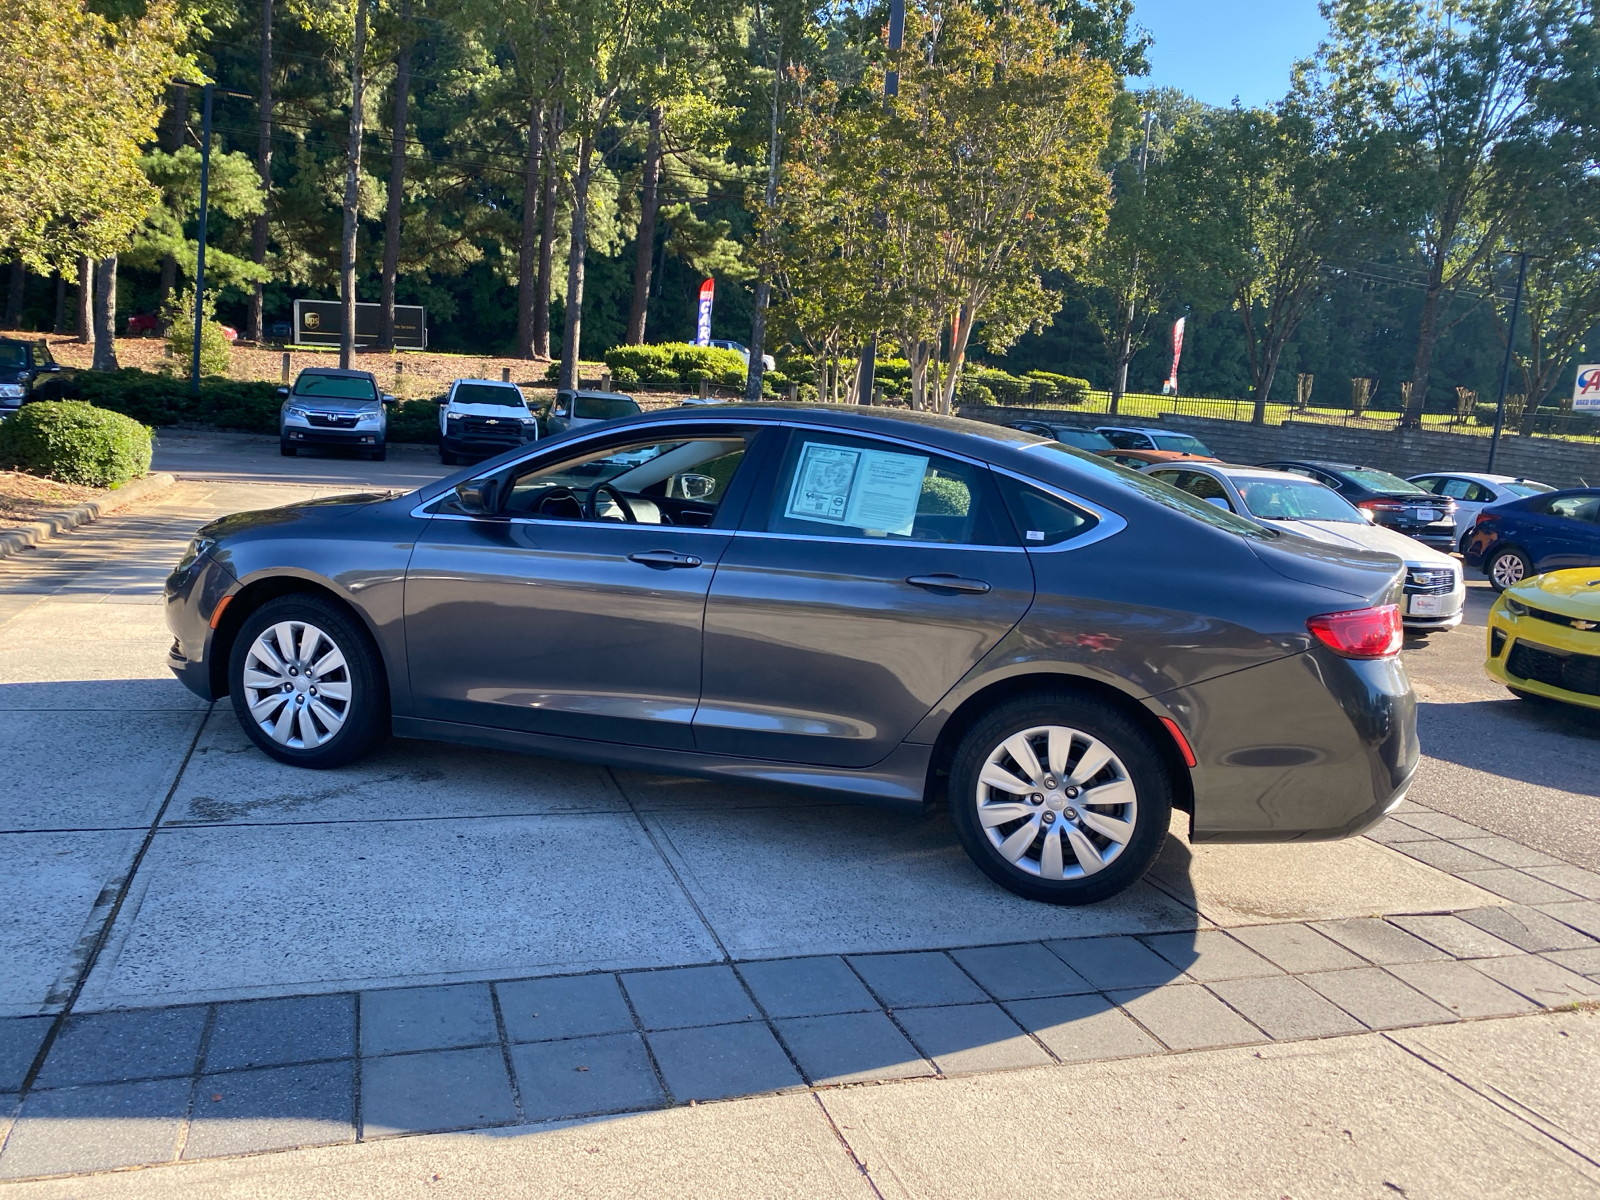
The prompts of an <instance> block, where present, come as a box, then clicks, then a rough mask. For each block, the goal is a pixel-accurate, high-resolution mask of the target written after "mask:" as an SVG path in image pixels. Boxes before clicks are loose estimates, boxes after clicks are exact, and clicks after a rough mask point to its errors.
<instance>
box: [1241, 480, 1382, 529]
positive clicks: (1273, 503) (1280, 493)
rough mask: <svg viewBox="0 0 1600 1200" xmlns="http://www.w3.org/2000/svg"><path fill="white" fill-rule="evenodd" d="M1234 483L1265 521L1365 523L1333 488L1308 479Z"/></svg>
mask: <svg viewBox="0 0 1600 1200" xmlns="http://www.w3.org/2000/svg"><path fill="white" fill-rule="evenodd" d="M1233 486H1234V487H1236V488H1238V489H1239V495H1241V496H1243V497H1244V506H1245V508H1246V509H1248V510H1249V512H1250V515H1251V516H1252V517H1260V518H1261V519H1262V520H1264V521H1343V522H1345V523H1346V524H1351V525H1365V524H1366V523H1367V522H1366V518H1365V517H1363V516H1362V515H1361V514H1360V512H1358V511H1357V510H1356V507H1355V505H1353V504H1351V503H1350V502H1349V501H1348V500H1346V499H1345V498H1344V497H1343V496H1341V495H1339V493H1338V492H1336V491H1334V490H1333V489H1332V488H1325V487H1323V486H1322V485H1321V484H1320V483H1312V482H1311V481H1310V480H1309V479H1306V480H1299V479H1297V480H1293V481H1291V480H1288V479H1240V478H1238V477H1237V476H1234V477H1233Z"/></svg>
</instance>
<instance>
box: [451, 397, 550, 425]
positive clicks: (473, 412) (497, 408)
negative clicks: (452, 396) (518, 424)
mask: <svg viewBox="0 0 1600 1200" xmlns="http://www.w3.org/2000/svg"><path fill="white" fill-rule="evenodd" d="M449 408H450V411H451V412H455V413H465V414H466V415H468V416H472V417H501V418H503V419H504V420H507V421H518V420H527V419H528V418H529V417H531V416H533V413H532V412H531V411H529V410H528V408H527V407H526V406H524V407H523V408H522V409H521V410H520V411H518V410H517V409H515V408H511V407H510V406H509V405H505V404H463V403H461V401H459V400H452V401H451V402H450V405H449Z"/></svg>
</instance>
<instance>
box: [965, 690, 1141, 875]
mask: <svg viewBox="0 0 1600 1200" xmlns="http://www.w3.org/2000/svg"><path fill="white" fill-rule="evenodd" d="M950 811H951V816H952V818H953V819H954V822H955V827H956V833H957V835H958V836H959V837H960V839H961V843H962V845H963V846H964V847H965V849H966V851H967V853H968V854H969V855H971V856H972V859H973V861H974V862H975V863H976V864H977V865H978V867H979V868H980V869H981V870H982V871H983V872H984V874H986V875H988V876H989V878H990V879H993V880H994V881H995V882H996V883H998V884H1000V885H1001V886H1002V887H1004V888H1008V889H1010V890H1011V891H1013V892H1015V893H1017V894H1018V895H1019V896H1025V897H1027V898H1028V899H1030V900H1043V901H1045V902H1047V903H1050V904H1093V903H1095V902H1096V901H1099V900H1104V899H1107V898H1108V897H1111V896H1114V895H1116V894H1117V893H1118V892H1120V891H1122V890H1123V889H1125V888H1127V887H1129V886H1131V885H1132V884H1133V883H1135V882H1137V881H1138V879H1139V878H1140V877H1141V876H1142V875H1143V874H1144V873H1145V871H1146V870H1148V869H1149V867H1150V864H1151V862H1153V861H1154V859H1155V856H1156V853H1157V851H1159V850H1160V848H1161V844H1162V842H1163V840H1164V839H1165V837H1166V833H1167V825H1168V823H1169V821H1170V820H1171V815H1172V780H1171V778H1170V776H1169V775H1168V769H1167V767H1166V765H1165V763H1164V762H1163V761H1162V757H1161V754H1160V752H1159V750H1158V749H1157V748H1156V746H1155V744H1154V742H1152V740H1151V738H1150V736H1149V735H1148V734H1147V733H1145V731H1144V730H1142V729H1141V728H1140V727H1139V726H1138V725H1136V724H1135V723H1134V722H1133V721H1131V720H1130V719H1129V718H1128V717H1127V716H1125V715H1124V714H1123V713H1121V712H1120V711H1118V710H1117V709H1115V708H1112V707H1111V706H1109V705H1105V704H1102V703H1099V702H1097V701H1095V700H1092V699H1089V698H1086V697H1081V696H1073V695H1060V696H1042V697H1028V698H1024V699H1019V700H1014V701H1011V702H1009V703H1006V704H1002V705H1001V706H1000V707H998V708H996V709H995V710H994V711H993V712H991V713H989V714H988V715H987V716H986V717H984V718H983V719H982V720H980V721H979V722H978V723H977V724H976V725H975V726H974V727H973V728H972V729H971V730H970V731H969V732H968V733H967V735H966V736H965V737H964V738H963V739H962V741H961V744H960V746H959V747H958V748H957V750H956V754H955V759H954V761H953V762H952V764H951V771H950Z"/></svg>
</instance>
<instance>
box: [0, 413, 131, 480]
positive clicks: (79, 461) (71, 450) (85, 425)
mask: <svg viewBox="0 0 1600 1200" xmlns="http://www.w3.org/2000/svg"><path fill="white" fill-rule="evenodd" d="M0 463H4V464H5V465H6V466H8V467H17V468H20V469H21V470H24V471H28V472H31V473H32V474H35V475H44V476H47V477H48V478H50V479H59V480H60V481H61V482H62V483H77V484H82V485H83V486H85V487H110V488H115V487H121V486H122V485H123V484H125V483H127V482H128V480H130V479H132V478H133V477H134V476H136V475H143V474H145V473H147V472H148V471H149V470H150V430H149V429H147V428H145V426H143V425H141V424H140V423H139V422H138V421H134V420H131V419H129V418H128V417H125V416H123V415H122V414H121V413H115V412H108V411H107V410H106V409H103V408H96V407H95V406H94V405H92V404H85V403H83V402H82V401H81V400H56V401H42V402H39V403H35V404H28V405H24V406H23V407H22V408H21V409H20V410H18V412H17V414H16V415H15V416H14V417H12V418H11V419H10V420H9V421H6V422H5V423H4V424H0Z"/></svg>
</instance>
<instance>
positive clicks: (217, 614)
mask: <svg viewBox="0 0 1600 1200" xmlns="http://www.w3.org/2000/svg"><path fill="white" fill-rule="evenodd" d="M232 603H233V597H232V596H224V597H223V598H222V599H221V600H218V601H217V606H216V607H215V608H213V609H212V610H211V622H210V624H211V628H213V629H215V628H216V627H217V626H218V625H220V624H221V623H222V614H223V612H225V611H226V610H227V607H228V605H230V604H232Z"/></svg>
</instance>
